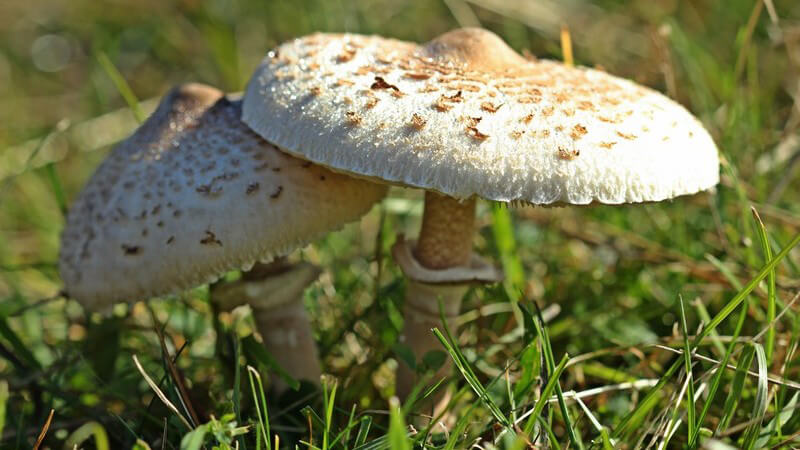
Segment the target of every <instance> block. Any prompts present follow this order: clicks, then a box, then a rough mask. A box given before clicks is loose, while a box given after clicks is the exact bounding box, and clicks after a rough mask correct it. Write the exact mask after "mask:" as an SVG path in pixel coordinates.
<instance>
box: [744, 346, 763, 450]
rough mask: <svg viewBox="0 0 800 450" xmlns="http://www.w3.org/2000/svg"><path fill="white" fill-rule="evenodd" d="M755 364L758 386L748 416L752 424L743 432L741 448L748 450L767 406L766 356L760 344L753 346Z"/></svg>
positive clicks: (756, 437)
mask: <svg viewBox="0 0 800 450" xmlns="http://www.w3.org/2000/svg"><path fill="white" fill-rule="evenodd" d="M754 347H755V355H756V364H757V365H758V386H757V388H756V399H755V402H754V404H753V412H752V414H751V415H750V418H751V420H753V422H752V423H751V424H750V425H748V427H747V429H746V430H745V432H744V444H743V445H742V447H743V448H745V449H747V450H750V449H752V448H753V447H754V446H755V443H756V439H758V435H759V432H760V430H761V423H762V422H763V420H764V415H765V414H766V413H767V407H768V406H769V385H768V382H767V376H768V375H769V374H768V372H767V355H766V351H765V350H764V347H763V346H762V345H761V344H755V345H754Z"/></svg>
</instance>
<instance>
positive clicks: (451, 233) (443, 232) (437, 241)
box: [414, 191, 475, 270]
mask: <svg viewBox="0 0 800 450" xmlns="http://www.w3.org/2000/svg"><path fill="white" fill-rule="evenodd" d="M474 229H475V198H469V199H467V200H456V199H455V198H453V197H447V196H444V195H440V194H437V193H435V192H431V191H427V192H425V212H424V213H423V215H422V228H421V229H420V232H419V239H418V240H417V247H416V249H415V250H414V256H416V257H417V260H418V261H419V262H420V264H422V265H423V266H425V267H427V268H429V269H435V270H438V269H449V268H450V267H459V266H466V265H467V264H469V260H470V257H471V256H472V235H473V233H474V232H475V231H474Z"/></svg>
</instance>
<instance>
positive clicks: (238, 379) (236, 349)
mask: <svg viewBox="0 0 800 450" xmlns="http://www.w3.org/2000/svg"><path fill="white" fill-rule="evenodd" d="M233 354H234V367H233V373H234V375H233V412H234V414H235V415H236V422H237V423H242V404H241V403H242V365H241V364H240V363H239V361H240V360H241V357H242V343H241V340H240V339H239V338H238V336H237V337H235V339H234V340H233ZM239 447H241V449H242V450H247V446H246V445H245V442H244V437H243V436H239Z"/></svg>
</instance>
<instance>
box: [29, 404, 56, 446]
mask: <svg viewBox="0 0 800 450" xmlns="http://www.w3.org/2000/svg"><path fill="white" fill-rule="evenodd" d="M55 412H56V410H55V409H51V410H50V414H49V415H48V416H47V420H46V421H45V423H44V426H42V431H41V432H39V437H37V438H36V443H35V444H33V450H39V446H40V445H42V441H44V437H45V436H46V435H47V430H49V429H50V423H51V422H52V421H53V414H55Z"/></svg>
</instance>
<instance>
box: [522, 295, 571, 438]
mask: <svg viewBox="0 0 800 450" xmlns="http://www.w3.org/2000/svg"><path fill="white" fill-rule="evenodd" d="M534 306H536V317H535V318H532V317H531V319H533V320H532V322H533V324H534V326H535V327H536V333H537V334H538V335H539V341H540V342H541V343H542V349H543V353H544V356H545V363H546V364H547V372H548V375H549V376H550V377H552V376H553V374H554V373H555V369H556V365H555V358H554V356H553V347H552V345H551V344H550V336H549V335H548V334H547V327H545V325H544V320H543V319H542V313H541V311H539V306H538V305H536V304H535V303H534ZM521 309H522V313H523V314H527V315H530V311H527V308H524V307H521ZM528 321H529V322H530V321H531V320H528ZM555 391H556V397H557V398H558V406H559V409H561V414H562V416H563V418H564V426H565V427H566V429H567V435H568V436H569V440H570V442H571V443H572V445H573V446H575V447H576V448H578V449H582V448H583V443H582V442H581V440H580V437H579V436H578V435H577V434H576V433H575V427H574V426H573V425H572V419H571V418H570V415H569V409H568V408H567V403H566V402H565V401H564V393H563V392H562V391H561V384H559V383H558V382H556V385H555Z"/></svg>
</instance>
